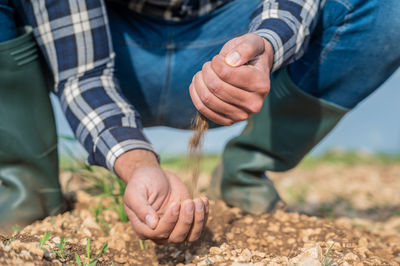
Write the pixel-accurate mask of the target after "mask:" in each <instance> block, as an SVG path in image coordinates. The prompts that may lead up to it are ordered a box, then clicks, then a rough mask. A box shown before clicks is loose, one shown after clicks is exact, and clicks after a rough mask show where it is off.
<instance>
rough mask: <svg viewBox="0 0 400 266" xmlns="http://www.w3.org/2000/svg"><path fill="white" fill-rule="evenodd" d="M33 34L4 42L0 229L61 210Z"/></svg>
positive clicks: (0, 57) (53, 139) (0, 60)
mask: <svg viewBox="0 0 400 266" xmlns="http://www.w3.org/2000/svg"><path fill="white" fill-rule="evenodd" d="M39 58H40V54H39V50H38V47H37V45H36V43H35V41H34V39H33V35H32V32H31V30H30V29H29V32H27V31H25V32H23V33H22V35H21V36H19V37H17V38H15V39H13V40H9V41H7V42H3V43H0V231H2V232H7V231H10V229H11V226H12V225H14V224H19V225H20V226H23V225H27V224H29V223H32V222H33V221H34V220H37V219H41V218H44V217H46V216H48V215H54V214H56V213H58V212H60V211H61V209H62V202H63V201H62V195H61V191H60V185H59V180H58V156H57V135H56V129H55V122H54V117H53V111H52V107H51V103H50V99H49V90H48V85H47V84H46V81H45V78H44V72H45V71H44V70H45V69H46V68H45V67H44V64H42V62H41V60H40V59H39Z"/></svg>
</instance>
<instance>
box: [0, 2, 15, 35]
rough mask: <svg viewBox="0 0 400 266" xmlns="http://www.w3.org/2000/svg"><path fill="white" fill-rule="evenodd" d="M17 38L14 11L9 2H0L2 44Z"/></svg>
mask: <svg viewBox="0 0 400 266" xmlns="http://www.w3.org/2000/svg"><path fill="white" fill-rule="evenodd" d="M15 37H17V29H16V25H15V22H14V10H13V8H12V7H11V5H10V1H8V0H0V42H4V41H8V40H11V39H14V38H15Z"/></svg>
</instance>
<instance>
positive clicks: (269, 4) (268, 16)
mask: <svg viewBox="0 0 400 266" xmlns="http://www.w3.org/2000/svg"><path fill="white" fill-rule="evenodd" d="M324 2H325V1H324V0H265V1H263V3H261V5H260V6H259V7H258V9H257V10H256V11H255V12H254V14H253V16H252V22H251V25H250V32H254V33H256V34H258V35H260V36H262V37H264V38H265V39H267V40H268V41H269V42H270V43H271V46H272V48H273V49H274V64H273V67H272V71H275V70H278V69H279V68H282V67H284V66H286V65H288V64H289V63H291V62H293V61H294V60H296V59H299V58H300V57H301V56H302V55H303V53H304V51H305V49H306V47H307V45H308V41H309V38H310V34H311V32H312V29H313V28H314V26H315V24H316V18H317V14H318V11H319V9H320V8H322V6H323V4H324Z"/></svg>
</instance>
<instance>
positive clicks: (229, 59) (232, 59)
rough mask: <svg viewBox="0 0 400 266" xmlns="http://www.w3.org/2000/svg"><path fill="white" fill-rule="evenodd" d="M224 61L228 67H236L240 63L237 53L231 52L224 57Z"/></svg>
mask: <svg viewBox="0 0 400 266" xmlns="http://www.w3.org/2000/svg"><path fill="white" fill-rule="evenodd" d="M225 61H226V63H227V64H228V65H231V66H237V65H239V63H240V54H239V53H238V52H236V51H235V52H232V53H230V54H228V55H227V56H226V57H225Z"/></svg>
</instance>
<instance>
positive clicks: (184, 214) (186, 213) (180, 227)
mask: <svg viewBox="0 0 400 266" xmlns="http://www.w3.org/2000/svg"><path fill="white" fill-rule="evenodd" d="M193 217H194V203H193V201H192V200H185V201H184V202H183V203H182V207H181V210H180V213H179V219H178V222H177V223H176V226H175V228H174V230H173V231H172V233H171V235H170V237H169V239H168V242H170V243H181V242H183V241H185V239H186V237H187V235H188V233H189V231H190V228H191V227H192V224H193Z"/></svg>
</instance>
